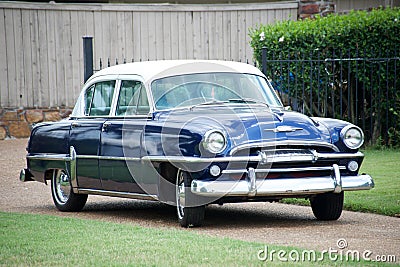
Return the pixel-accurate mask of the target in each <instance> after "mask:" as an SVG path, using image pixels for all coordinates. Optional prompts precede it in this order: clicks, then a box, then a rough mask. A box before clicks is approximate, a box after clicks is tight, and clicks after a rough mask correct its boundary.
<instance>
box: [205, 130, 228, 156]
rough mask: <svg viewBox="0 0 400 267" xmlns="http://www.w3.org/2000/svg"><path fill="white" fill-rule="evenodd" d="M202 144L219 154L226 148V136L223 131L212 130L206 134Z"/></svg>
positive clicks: (213, 152) (211, 151)
mask: <svg viewBox="0 0 400 267" xmlns="http://www.w3.org/2000/svg"><path fill="white" fill-rule="evenodd" d="M201 143H202V146H203V148H204V149H206V150H207V151H208V152H210V153H212V154H218V153H221V152H222V151H224V150H225V148H226V144H227V142H226V136H225V134H224V133H223V132H222V131H219V130H210V131H207V132H206V133H205V134H204V137H203V140H202V141H201Z"/></svg>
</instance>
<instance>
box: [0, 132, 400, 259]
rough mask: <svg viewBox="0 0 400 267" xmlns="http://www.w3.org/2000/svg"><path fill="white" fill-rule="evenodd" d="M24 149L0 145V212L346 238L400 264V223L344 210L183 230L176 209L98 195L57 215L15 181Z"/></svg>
mask: <svg viewBox="0 0 400 267" xmlns="http://www.w3.org/2000/svg"><path fill="white" fill-rule="evenodd" d="M26 144H27V139H18V140H4V141H0V170H1V173H0V196H1V197H0V210H1V211H7V212H20V213H35V214H50V215H57V216H66V217H76V218H85V219H96V220H102V221H112V222H117V223H126V224H132V225H141V226H145V227H158V228H175V229H180V230H182V231H192V232H198V233H202V234H207V235H210V236H219V237H230V238H235V239H241V240H248V241H257V242H262V243H267V244H279V245H290V246H297V247H302V248H304V249H315V250H320V251H322V250H328V249H329V248H332V249H338V247H337V241H338V240H339V239H341V238H344V239H345V240H346V241H347V244H348V247H347V249H349V250H358V251H360V252H361V253H362V252H363V251H365V250H370V251H372V252H373V255H372V256H371V257H375V256H376V255H395V256H396V258H397V262H400V219H399V218H394V217H386V216H381V215H374V214H365V213H357V212H349V211H344V212H343V214H342V216H341V218H340V219H339V220H338V221H333V222H322V221H317V220H315V219H314V217H313V214H312V211H311V208H309V207H299V206H292V205H286V204H279V203H272V204H271V203H241V204H225V205H223V206H216V205H211V206H209V207H207V209H206V221H205V225H204V226H203V227H201V228H195V229H182V228H180V227H179V225H178V223H177V219H176V215H175V208H174V207H170V206H167V205H164V204H161V203H157V202H150V201H136V200H127V199H120V198H109V197H101V196H89V199H88V203H87V204H86V206H85V208H84V210H83V211H82V212H79V213H63V212H59V211H58V210H57V209H56V208H55V207H54V205H53V202H52V199H51V192H50V185H45V184H42V183H38V182H27V183H22V182H20V181H19V179H18V177H19V171H20V170H21V169H22V168H24V167H25V153H26V152H25V147H26ZM260 249H262V247H260ZM256 253H257V252H256V251H255V254H256Z"/></svg>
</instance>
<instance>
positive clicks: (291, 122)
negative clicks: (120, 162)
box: [154, 104, 331, 151]
mask: <svg viewBox="0 0 400 267" xmlns="http://www.w3.org/2000/svg"><path fill="white" fill-rule="evenodd" d="M154 119H155V120H156V121H158V122H161V123H162V124H163V127H167V128H169V129H177V128H179V129H180V141H181V142H180V143H181V144H182V141H183V139H185V137H186V138H187V139H188V140H189V139H190V140H192V141H191V142H190V143H191V144H192V145H193V136H196V138H195V139H197V141H198V142H200V141H201V138H202V137H203V136H204V134H205V133H206V132H207V131H210V130H220V131H222V132H224V133H225V134H226V136H227V148H226V150H227V151H229V150H231V149H232V148H234V147H236V146H239V145H243V144H251V143H260V142H276V141H278V142H279V141H288V140H289V141H296V142H306V141H313V142H316V141H317V142H325V143H331V136H330V133H329V131H328V130H327V128H326V127H325V126H323V125H320V124H318V123H316V122H315V121H313V120H312V119H310V118H309V117H307V116H305V115H303V114H300V113H297V112H292V111H284V110H282V109H273V110H270V109H269V108H268V107H266V106H264V105H243V104H242V105H220V106H219V105H213V106H201V107H194V108H192V109H189V108H187V109H178V110H173V111H165V112H159V113H156V114H155V115H154ZM175 131H176V130H175ZM164 132H166V131H165V129H164Z"/></svg>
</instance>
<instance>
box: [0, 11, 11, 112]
mask: <svg viewBox="0 0 400 267" xmlns="http://www.w3.org/2000/svg"><path fill="white" fill-rule="evenodd" d="M6 36H7V35H6V22H5V14H4V9H0V47H2V49H0V58H2V59H3V60H4V61H3V62H4V63H5V64H1V66H0V81H1V82H0V107H7V106H8V105H9V104H8V77H7V74H8V68H9V64H8V58H7V43H6Z"/></svg>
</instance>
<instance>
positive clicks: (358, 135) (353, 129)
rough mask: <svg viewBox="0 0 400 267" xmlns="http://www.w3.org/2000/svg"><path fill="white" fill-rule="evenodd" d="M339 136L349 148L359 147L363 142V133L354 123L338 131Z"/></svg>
mask: <svg viewBox="0 0 400 267" xmlns="http://www.w3.org/2000/svg"><path fill="white" fill-rule="evenodd" d="M340 138H341V139H342V141H343V143H344V144H345V145H346V146H347V147H348V148H350V149H359V148H360V147H361V146H362V145H363V144H364V133H363V131H362V130H361V129H360V128H359V127H357V126H355V125H348V126H346V127H344V128H343V129H342V130H341V131H340Z"/></svg>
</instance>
